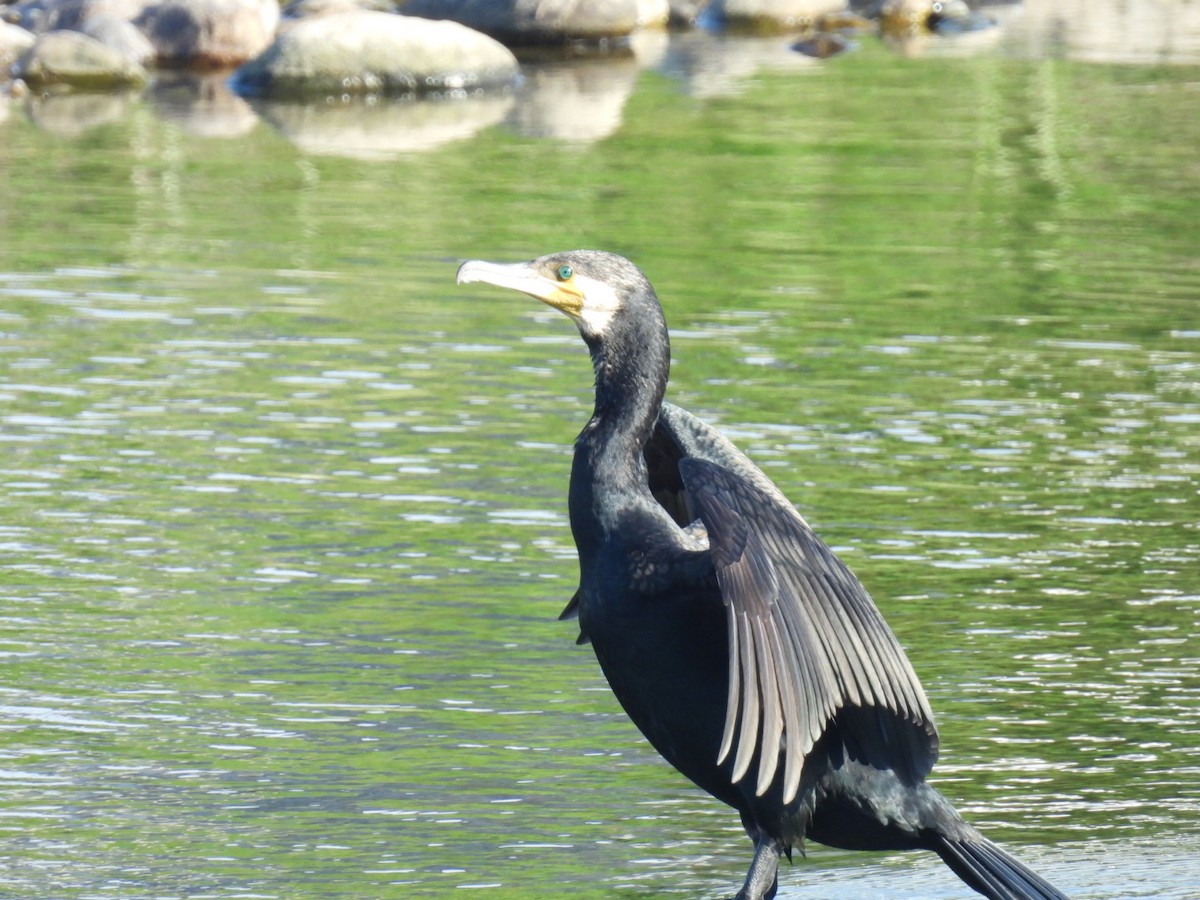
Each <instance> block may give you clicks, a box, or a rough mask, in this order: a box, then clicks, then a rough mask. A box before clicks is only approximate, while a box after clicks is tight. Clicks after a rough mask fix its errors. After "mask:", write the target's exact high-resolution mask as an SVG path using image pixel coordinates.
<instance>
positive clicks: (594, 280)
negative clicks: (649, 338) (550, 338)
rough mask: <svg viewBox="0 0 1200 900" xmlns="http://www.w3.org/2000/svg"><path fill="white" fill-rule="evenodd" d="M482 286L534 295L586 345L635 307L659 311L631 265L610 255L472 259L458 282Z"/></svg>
mask: <svg viewBox="0 0 1200 900" xmlns="http://www.w3.org/2000/svg"><path fill="white" fill-rule="evenodd" d="M471 282H484V283H486V284H494V285H496V286H497V287H503V288H511V289H512V290H515V291H521V292H522V293H525V294H529V295H530V296H531V297H536V298H537V299H538V300H541V301H542V302H543V303H546V304H547V305H549V306H553V307H554V308H555V309H557V310H559V311H561V312H563V313H566V314H567V315H568V316H570V317H571V318H572V319H573V320H574V321H575V324H576V325H577V326H579V331H580V333H581V334H582V335H583V337H584V339H585V340H587V341H588V343H589V344H590V343H593V342H601V341H604V340H606V339H607V338H608V337H609V336H610V335H611V334H612V333H613V332H614V329H615V327H616V325H617V323H618V322H619V321H620V320H622V319H627V318H630V317H631V315H632V316H634V317H636V316H637V315H638V313H639V312H642V311H644V310H639V307H643V308H647V307H648V308H652V309H653V310H654V312H655V315H654V318H655V319H657V320H658V321H661V318H662V312H661V310H659V309H658V301H657V299H656V298H655V296H654V289H653V288H652V287H651V286H650V282H649V281H647V280H646V276H645V275H643V274H642V273H641V270H639V269H638V267H637V266H635V265H634V264H633V263H631V262H630V261H629V260H627V259H625V258H624V257H621V256H617V255H616V254H615V253H605V252H602V251H599V250H570V251H567V252H565V253H552V254H550V255H549V256H542V257H539V258H538V259H535V260H531V261H530V262H524V263H514V264H499V263H490V262H483V261H482V260H477V259H473V260H470V261H468V262H465V263H463V264H462V265H461V266H460V267H459V269H458V283H459V284H469V283H471Z"/></svg>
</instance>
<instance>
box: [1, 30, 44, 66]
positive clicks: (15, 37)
mask: <svg viewBox="0 0 1200 900" xmlns="http://www.w3.org/2000/svg"><path fill="white" fill-rule="evenodd" d="M36 40H37V37H36V36H35V35H33V34H31V33H30V32H28V31H26V30H25V29H24V28H21V27H20V26H19V25H9V24H8V23H7V22H0V71H2V72H7V71H8V68H9V66H11V65H12V64H13V63H14V62H16V61H17V58H18V57H20V55H21V54H22V53H24V52H25V51H26V50H28V49H29V48H30V47H32V46H33V43H34V41H36Z"/></svg>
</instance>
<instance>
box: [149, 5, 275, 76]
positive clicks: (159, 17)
mask: <svg viewBox="0 0 1200 900" xmlns="http://www.w3.org/2000/svg"><path fill="white" fill-rule="evenodd" d="M133 23H134V24H135V25H136V26H137V27H138V28H140V29H141V31H142V33H143V34H145V35H146V37H147V38H149V40H150V43H151V44H153V45H154V49H155V56H156V58H157V60H158V62H159V64H160V65H165V66H186V67H189V68H223V67H226V66H236V65H239V64H241V63H244V62H245V61H246V60H248V59H253V58H254V57H255V56H257V55H258V54H259V53H261V52H262V51H263V50H264V49H265V48H266V47H267V45H268V44H270V43H271V39H272V38H273V37H274V35H275V29H276V27H277V26H278V25H279V4H278V3H277V2H276V0H163V2H161V3H155V4H153V5H151V6H148V7H146V9H145V10H143V11H142V13H141V15H139V16H138V17H137V18H136V19H134V22H133Z"/></svg>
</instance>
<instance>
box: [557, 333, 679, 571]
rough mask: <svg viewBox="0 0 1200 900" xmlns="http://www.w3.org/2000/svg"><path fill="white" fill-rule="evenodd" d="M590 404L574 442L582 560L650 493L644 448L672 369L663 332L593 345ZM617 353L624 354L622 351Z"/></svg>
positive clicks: (574, 506)
mask: <svg viewBox="0 0 1200 900" xmlns="http://www.w3.org/2000/svg"><path fill="white" fill-rule="evenodd" d="M591 351H592V363H593V367H594V368H595V371H596V406H595V409H594V410H593V412H592V417H591V419H590V420H589V421H588V423H587V426H586V427H585V428H584V429H583V431H582V432H581V433H580V435H579V438H578V439H577V440H576V442H575V461H574V465H573V466H572V469H571V493H570V498H569V499H570V513H571V528H572V530H573V531H574V533H575V541H576V544H577V546H578V547H579V548H580V555H581V557H582V558H583V559H584V561H586V558H587V555H588V550H587V549H586V548H587V547H588V546H589V545H594V546H597V547H598V546H600V545H601V543H602V542H603V541H604V539H605V538H607V537H608V536H610V535H613V534H614V533H616V532H618V531H619V529H620V525H621V522H622V520H623V519H624V517H625V515H626V514H627V513H628V512H629V511H630V510H631V509H632V508H635V507H638V506H641V505H643V504H648V505H649V506H651V507H653V506H654V505H655V503H654V500H653V497H652V496H651V494H650V485H649V478H648V475H647V473H646V460H645V457H644V456H643V450H644V448H645V446H646V442H647V441H648V440H649V439H650V435H651V432H652V431H653V430H654V423H655V422H656V421H657V419H658V413H659V410H660V409H661V407H662V400H663V395H664V393H665V392H666V387H667V375H668V370H669V368H670V348H669V345H668V344H667V341H666V339H665V336H657V335H651V336H649V338H648V339H646V340H643V341H636V342H621V344H620V345H619V346H618V347H617V348H616V349H615V350H614V348H613V347H612V346H611V345H604V344H596V345H593V346H592V347H591ZM622 351H623V352H622Z"/></svg>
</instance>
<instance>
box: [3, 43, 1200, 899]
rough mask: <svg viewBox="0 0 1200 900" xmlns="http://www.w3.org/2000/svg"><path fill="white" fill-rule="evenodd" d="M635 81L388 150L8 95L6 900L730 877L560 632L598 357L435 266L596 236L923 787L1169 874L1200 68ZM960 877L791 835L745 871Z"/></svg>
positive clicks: (1190, 491)
mask: <svg viewBox="0 0 1200 900" xmlns="http://www.w3.org/2000/svg"><path fill="white" fill-rule="evenodd" d="M629 74H630V78H631V88H632V90H631V93H630V94H629V96H628V97H627V99H626V101H625V102H624V103H623V105H622V107H621V115H620V122H619V126H618V127H615V128H613V129H612V130H611V133H609V134H608V135H607V136H605V137H604V138H603V139H601V140H596V141H591V142H580V141H574V142H573V141H564V140H560V139H548V138H541V137H538V136H536V135H535V134H534V133H533V132H532V131H531V130H529V129H522V128H514V127H510V126H503V125H501V126H495V127H490V128H485V129H482V130H480V131H479V132H478V133H477V134H475V135H474V136H471V137H466V138H464V139H462V140H458V141H451V142H447V143H445V144H444V145H442V146H441V147H439V148H438V149H437V150H436V151H432V152H425V153H409V154H401V155H399V156H398V157H396V158H393V159H388V160H379V159H345V158H338V157H335V156H327V155H315V154H313V155H310V154H306V153H305V152H304V151H303V150H302V149H300V148H299V147H298V146H297V145H296V144H295V143H293V142H291V141H290V140H289V139H288V136H287V134H286V133H285V132H284V131H282V130H279V129H277V128H274V127H271V126H270V125H269V124H267V123H266V122H260V123H259V124H257V125H254V126H253V127H250V128H249V129H247V130H245V131H243V132H241V133H239V134H237V135H235V136H226V137H205V136H199V135H197V134H196V133H195V132H194V131H193V130H189V129H188V128H187V127H185V125H184V124H181V123H182V122H183V121H184V120H182V119H181V118H179V117H173V116H171V115H167V114H164V109H169V106H167V107H164V106H163V105H162V104H159V105H155V104H154V103H152V102H151V101H150V100H149V99H146V98H129V99H128V100H127V101H126V103H127V108H125V109H124V112H123V113H122V114H121V115H120V116H118V117H115V118H113V119H110V120H107V121H105V122H103V123H101V124H98V125H95V126H94V127H89V128H86V129H83V130H81V131H80V132H79V133H76V134H72V135H70V136H64V135H63V134H62V133H61V132H60V133H54V132H52V131H48V130H46V129H45V128H43V127H40V126H39V124H38V120H37V118H36V115H26V114H25V113H24V112H22V111H21V110H19V109H17V108H15V107H14V108H12V109H10V111H9V116H8V118H7V121H4V122H3V123H0V354H2V355H0V367H2V370H3V371H2V374H0V445H2V447H0V449H2V451H3V456H2V458H0V504H2V505H0V510H2V513H0V570H2V572H3V578H2V580H0V584H2V585H3V587H2V588H0V590H2V594H3V605H2V606H0V784H2V785H3V790H2V791H0V895H3V896H11V897H39V898H49V897H60V898H109V897H112V898H126V897H129V898H134V897H137V898H142V897H146V898H149V897H155V898H161V897H217V898H235V897H268V898H297V897H314V898H315V897H321V898H338V897H347V898H349V897H355V898H365V897H380V898H391V897H442V896H448V895H457V892H458V891H459V890H465V889H474V890H475V891H478V892H481V893H483V894H484V895H488V896H495V897H530V896H534V897H537V896H558V895H563V894H569V895H572V896H580V897H597V898H599V897H612V896H620V897H628V898H650V897H657V896H662V895H676V896H691V897H695V896H701V897H706V898H716V897H721V896H728V895H729V894H730V893H732V890H733V888H734V887H735V886H736V884H737V883H738V882H740V879H741V877H742V874H743V872H744V868H745V865H746V864H747V863H748V859H749V853H748V850H749V845H748V842H747V841H746V840H745V838H744V836H743V835H742V834H741V832H740V828H739V827H738V824H737V821H736V816H734V815H732V814H731V812H730V811H729V810H727V809H726V808H724V807H722V806H720V805H719V804H717V803H716V802H715V801H711V800H710V799H708V798H707V797H705V796H702V795H700V794H699V793H698V792H697V791H695V790H694V789H692V788H691V787H689V786H688V785H687V784H686V783H684V782H683V780H682V779H681V778H680V777H679V776H677V775H676V774H675V773H674V772H672V771H671V770H670V769H669V768H668V767H667V766H666V765H665V764H663V763H662V762H661V761H659V760H658V759H657V758H656V756H655V755H654V754H653V752H652V751H651V750H650V748H649V747H648V746H647V745H646V744H645V743H644V742H642V741H641V740H640V738H639V736H638V734H637V733H636V731H635V730H634V729H633V728H632V726H630V725H629V724H628V722H627V721H626V720H625V719H624V717H623V716H622V715H621V714H620V711H619V710H618V708H617V707H616V704H615V702H614V701H613V699H612V698H611V696H610V695H609V694H608V692H607V688H606V687H605V686H604V684H603V681H602V679H601V677H600V675H599V673H598V670H597V668H596V666H595V663H594V660H593V659H592V658H591V654H590V651H589V650H588V649H587V648H586V647H585V648H578V647H575V646H574V644H573V643H572V640H573V638H574V636H575V632H574V630H573V628H572V625H571V624H570V623H559V622H556V621H555V616H556V615H557V613H558V611H559V609H560V608H561V606H562V605H563V604H564V603H565V602H566V600H567V598H568V597H569V596H570V595H571V593H572V591H573V589H574V586H575V585H574V581H573V579H574V578H575V575H576V569H575V563H574V557H573V547H572V544H571V540H570V534H569V531H568V529H567V526H566V517H565V483H566V476H567V470H568V467H569V463H570V444H571V441H572V439H573V437H574V434H575V433H576V431H577V430H578V428H579V427H580V426H581V425H582V423H583V421H584V420H585V418H586V415H587V407H588V403H589V389H590V371H589V367H588V363H587V360H586V355H585V352H584V349H583V347H582V344H581V343H580V342H579V340H578V337H577V336H576V335H575V333H574V330H573V329H572V327H571V326H570V324H569V323H568V322H567V321H566V320H564V319H562V318H561V316H558V315H557V314H555V313H553V312H552V311H550V310H547V309H544V308H542V307H540V306H538V305H537V304H536V303H535V302H534V301H524V300H522V299H521V298H519V297H517V296H515V295H507V294H502V293H500V292H498V291H489V290H487V289H484V288H476V287H472V288H470V289H466V288H461V289H460V288H457V287H456V286H455V285H454V278H453V275H454V269H455V265H456V262H457V261H458V260H459V259H461V258H465V257H483V258H492V259H520V258H528V257H530V256H534V255H538V254H541V253H544V252H549V251H551V250H557V249H566V248H572V247H582V246H587V247H602V248H605V249H610V250H615V251H618V252H622V253H625V254H627V255H629V256H631V257H633V258H634V259H635V260H636V261H637V262H638V263H639V264H641V265H642V267H643V268H644V269H645V270H646V272H647V273H648V274H649V276H650V277H651V279H652V281H654V283H655V284H656V286H657V287H658V290H659V293H660V295H661V297H662V299H663V303H664V306H665V308H666V311H667V315H668V318H669V321H670V322H671V324H672V326H673V329H674V357H675V369H674V373H673V387H672V397H673V398H674V399H675V400H676V401H677V402H680V403H682V404H684V405H686V406H688V407H689V408H691V409H693V410H694V411H696V412H698V413H701V414H702V415H704V416H705V417H706V418H708V419H709V420H711V421H714V422H716V423H719V424H720V425H721V427H722V428H724V429H725V430H726V431H727V433H729V434H730V435H731V436H733V437H734V438H735V439H736V440H737V441H738V443H739V444H741V446H743V447H744V448H745V449H746V450H747V451H748V452H750V454H751V455H752V456H753V457H754V458H755V459H756V460H757V461H758V462H759V463H760V464H761V465H763V467H764V468H765V469H766V470H767V471H768V472H769V473H770V474H771V475H772V477H774V478H775V479H776V481H777V482H778V483H779V484H780V486H781V487H782V488H783V489H784V490H785V491H786V492H787V493H788V495H789V496H790V497H791V498H792V499H793V501H794V502H796V503H797V504H798V505H799V506H800V508H801V509H802V511H803V512H804V513H805V514H806V516H807V517H808V518H809V519H810V520H811V521H812V522H813V523H814V525H815V526H816V527H818V529H819V530H820V531H821V532H822V534H823V535H824V536H825V537H826V539H827V540H828V541H829V542H830V543H831V544H832V545H833V546H834V547H835V548H837V549H838V551H839V553H841V554H842V555H843V556H844V558H845V559H846V560H847V561H848V562H849V563H850V564H851V566H852V567H853V568H854V569H855V570H856V572H857V573H858V574H859V576H860V577H861V578H862V579H863V581H864V582H865V583H866V584H867V586H868V587H869V589H870V590H871V591H872V593H873V594H874V595H875V597H876V598H877V600H878V602H879V605H880V606H881V608H882V609H883V611H884V614H885V615H886V616H887V618H888V620H889V621H890V622H891V624H892V626H893V627H894V629H895V630H896V632H897V634H898V635H899V636H900V638H901V641H902V642H903V643H904V644H905V646H906V647H907V648H908V650H909V653H910V656H911V658H912V661H913V663H914V665H915V667H916V668H917V670H918V672H919V673H921V675H922V678H923V680H924V683H925V686H926V689H927V690H928V693H929V695H930V698H931V701H932V703H933V706H934V709H935V711H936V712H937V713H938V714H939V724H940V728H941V732H942V744H943V756H942V760H941V762H940V763H939V765H938V767H937V768H936V769H935V776H936V782H937V784H938V785H939V787H940V788H941V789H942V790H943V791H944V792H945V793H947V794H948V795H949V796H950V797H951V798H953V799H954V801H955V802H956V803H957V804H959V806H960V808H961V809H962V810H963V812H964V813H965V814H967V815H968V816H969V817H970V818H971V819H972V820H973V821H975V822H976V823H977V824H979V825H980V826H981V827H982V828H984V829H985V830H986V831H987V832H988V833H989V835H990V836H992V837H993V838H995V839H996V840H998V841H1001V842H1003V843H1005V844H1006V845H1008V846H1010V847H1012V849H1013V850H1014V851H1015V852H1017V853H1018V854H1019V855H1021V856H1022V857H1023V858H1025V859H1026V860H1028V861H1029V862H1030V863H1031V864H1033V865H1034V866H1035V867H1036V868H1038V869H1039V870H1040V871H1042V872H1044V874H1046V875H1047V876H1048V877H1049V878H1050V879H1051V880H1052V881H1055V882H1056V883H1058V884H1060V885H1061V886H1062V887H1063V888H1064V889H1066V890H1067V891H1068V892H1069V893H1071V894H1072V895H1073V896H1077V897H1159V898H1161V897H1174V898H1186V897H1195V896H1197V895H1200V875H1197V873H1196V868H1195V862H1194V844H1195V841H1196V838H1197V836H1198V835H1200V788H1198V787H1197V785H1198V775H1200V638H1198V637H1197V625H1198V618H1200V534H1198V531H1197V521H1198V513H1200V496H1198V493H1200V307H1198V301H1200V252H1198V250H1200V245H1198V240H1197V228H1196V221H1197V219H1198V213H1200V200H1198V198H1200V166H1198V164H1197V156H1196V148H1197V147H1198V146H1200V92H1197V90H1196V85H1197V83H1198V82H1200V69H1197V68H1194V67H1187V66H1156V67H1146V66H1120V67H1119V66H1107V65H1088V64H1083V63H1077V62H1068V61H1064V60H1040V59H1035V60H1018V59H1004V58H1001V57H1000V56H987V55H985V56H979V57H975V58H967V59H949V58H925V59H917V60H909V59H904V58H901V57H898V56H896V55H894V54H892V53H889V52H887V51H886V50H885V49H883V48H881V47H880V46H878V45H875V44H872V43H870V42H866V43H864V46H863V47H862V48H861V49H860V51H859V52H858V53H856V54H853V55H851V56H848V57H845V58H842V59H838V60H834V61H832V62H831V63H830V64H827V65H825V66H823V67H821V68H819V69H817V68H813V69H801V70H798V71H771V70H769V69H765V70H763V71H760V72H758V73H756V74H753V75H750V76H748V77H747V78H746V79H745V80H744V81H743V82H742V83H741V85H740V90H738V91H737V92H735V93H733V94H729V95H726V96H717V97H702V96H700V95H699V94H698V93H696V92H693V91H690V90H687V89H685V88H684V83H683V82H682V81H681V79H679V78H678V77H675V76H674V75H673V74H672V72H671V68H670V66H663V67H660V68H659V69H657V70H633V71H631V72H630V73H629ZM518 99H519V98H518ZM586 99H587V98H586V96H583V97H581V99H580V100H579V101H578V102H579V104H585V103H586ZM586 113H587V108H586V106H585V107H584V108H582V109H580V108H576V109H574V110H573V114H576V115H579V116H581V117H582V118H584V119H586ZM965 895H966V891H965V889H964V888H963V887H962V886H961V885H960V884H959V883H958V882H957V881H956V880H955V879H954V877H953V876H952V875H950V874H949V873H948V872H947V871H945V870H943V869H942V868H941V866H940V863H938V862H937V861H936V860H934V859H932V858H929V857H925V856H921V855H867V854H859V855H851V854H845V853H838V852H834V851H830V850H827V849H824V848H821V847H812V848H811V849H810V854H809V859H808V860H807V861H804V862H800V863H798V864H797V865H796V866H795V867H794V868H793V869H792V870H790V871H787V870H785V872H784V876H783V888H782V890H781V894H780V896H781V897H801V896H804V897H810V896H822V897H838V898H850V897H880V896H893V897H947V898H949V897H962V896H965Z"/></svg>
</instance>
